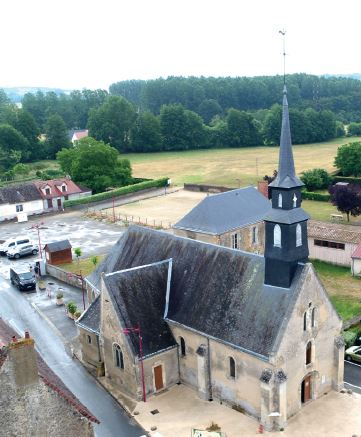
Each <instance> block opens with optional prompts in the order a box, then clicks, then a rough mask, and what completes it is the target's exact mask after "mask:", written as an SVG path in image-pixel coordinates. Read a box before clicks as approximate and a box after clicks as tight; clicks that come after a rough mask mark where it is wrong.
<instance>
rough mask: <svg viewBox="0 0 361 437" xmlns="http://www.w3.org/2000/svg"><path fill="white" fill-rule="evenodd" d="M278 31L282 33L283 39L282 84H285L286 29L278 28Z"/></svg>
mask: <svg viewBox="0 0 361 437" xmlns="http://www.w3.org/2000/svg"><path fill="white" fill-rule="evenodd" d="M278 33H280V34H281V35H282V39H283V85H286V31H285V30H284V29H283V30H279V31H278Z"/></svg>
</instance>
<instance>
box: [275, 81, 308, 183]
mask: <svg viewBox="0 0 361 437" xmlns="http://www.w3.org/2000/svg"><path fill="white" fill-rule="evenodd" d="M278 162H279V164H278V174H277V177H276V179H275V180H274V181H273V182H271V183H270V185H269V186H270V187H279V188H292V187H302V186H303V185H304V183H303V182H301V181H300V180H299V179H298V177H297V176H296V173H295V164H294V161H293V152H292V140H291V129H290V118H289V112H288V101H287V88H286V85H285V86H284V88H283V108H282V127H281V139H280V153H279V160H278Z"/></svg>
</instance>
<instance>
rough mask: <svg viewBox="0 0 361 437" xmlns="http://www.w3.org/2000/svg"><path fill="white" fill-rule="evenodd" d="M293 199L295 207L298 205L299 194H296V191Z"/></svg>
mask: <svg viewBox="0 0 361 437" xmlns="http://www.w3.org/2000/svg"><path fill="white" fill-rule="evenodd" d="M292 200H293V207H294V208H296V206H297V196H296V193H294V194H293V199H292Z"/></svg>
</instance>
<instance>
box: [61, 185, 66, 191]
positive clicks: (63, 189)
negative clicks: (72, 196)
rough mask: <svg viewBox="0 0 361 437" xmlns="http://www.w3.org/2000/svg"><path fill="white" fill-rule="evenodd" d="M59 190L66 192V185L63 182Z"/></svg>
mask: <svg viewBox="0 0 361 437" xmlns="http://www.w3.org/2000/svg"><path fill="white" fill-rule="evenodd" d="M61 191H62V192H63V193H66V185H65V184H63V185H62V186H61Z"/></svg>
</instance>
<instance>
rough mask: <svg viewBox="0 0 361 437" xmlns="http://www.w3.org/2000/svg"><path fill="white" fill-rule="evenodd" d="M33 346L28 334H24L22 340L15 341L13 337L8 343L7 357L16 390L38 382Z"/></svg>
mask: <svg viewBox="0 0 361 437" xmlns="http://www.w3.org/2000/svg"><path fill="white" fill-rule="evenodd" d="M34 344H35V342H34V340H33V339H32V338H30V335H29V332H25V336H24V338H20V339H16V337H15V336H14V337H13V338H12V341H11V343H9V349H8V350H9V352H8V357H9V361H10V363H11V365H12V369H13V374H14V379H15V382H16V385H17V387H18V388H23V387H27V386H29V385H32V384H36V383H37V382H38V364H37V355H36V351H35V347H34Z"/></svg>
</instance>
